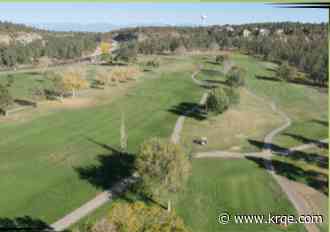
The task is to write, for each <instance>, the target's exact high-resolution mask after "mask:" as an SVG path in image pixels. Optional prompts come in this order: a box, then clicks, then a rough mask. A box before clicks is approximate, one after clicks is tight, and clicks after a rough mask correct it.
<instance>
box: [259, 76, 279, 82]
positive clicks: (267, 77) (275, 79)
mask: <svg viewBox="0 0 330 232" xmlns="http://www.w3.org/2000/svg"><path fill="white" fill-rule="evenodd" d="M256 78H257V79H259V80H265V81H275V82H279V81H281V80H280V79H278V78H276V77H269V76H261V75H256Z"/></svg>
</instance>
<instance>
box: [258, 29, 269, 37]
mask: <svg viewBox="0 0 330 232" xmlns="http://www.w3.org/2000/svg"><path fill="white" fill-rule="evenodd" d="M269 33H270V31H269V30H268V29H265V28H260V29H259V35H262V36H267V35H269Z"/></svg>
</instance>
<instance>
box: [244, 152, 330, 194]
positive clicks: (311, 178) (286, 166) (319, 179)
mask: <svg viewBox="0 0 330 232" xmlns="http://www.w3.org/2000/svg"><path fill="white" fill-rule="evenodd" d="M246 158H247V159H248V160H251V161H253V162H255V163H257V164H258V165H259V167H260V168H264V169H267V167H266V163H267V160H266V159H264V158H259V157H251V156H249V157H246ZM272 165H273V167H274V171H275V173H276V174H277V175H280V176H284V177H286V178H288V179H290V180H293V181H297V182H302V183H304V184H307V185H308V186H310V187H312V188H314V189H316V190H318V191H320V192H322V193H324V194H325V195H328V193H329V189H328V183H329V180H328V176H327V175H325V174H323V173H319V172H316V171H313V170H304V169H302V168H300V167H297V166H295V165H293V164H290V163H286V162H283V161H279V160H272Z"/></svg>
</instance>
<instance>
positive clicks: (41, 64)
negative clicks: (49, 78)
mask: <svg viewBox="0 0 330 232" xmlns="http://www.w3.org/2000/svg"><path fill="white" fill-rule="evenodd" d="M50 64H51V60H50V59H49V58H48V57H46V56H44V57H40V58H39V59H38V63H37V67H38V68H39V69H40V70H41V72H42V74H45V72H46V71H47V69H48V67H49V65H50Z"/></svg>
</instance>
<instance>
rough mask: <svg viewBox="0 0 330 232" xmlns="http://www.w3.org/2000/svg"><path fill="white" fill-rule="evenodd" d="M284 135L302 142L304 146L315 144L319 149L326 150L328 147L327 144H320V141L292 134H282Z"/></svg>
mask: <svg viewBox="0 0 330 232" xmlns="http://www.w3.org/2000/svg"><path fill="white" fill-rule="evenodd" d="M284 135H285V136H289V137H291V138H294V139H295V140H297V141H299V142H302V143H304V144H308V143H315V144H316V145H317V146H318V147H319V148H325V149H328V146H329V145H328V143H325V142H321V141H318V140H315V139H310V138H306V137H304V136H301V135H295V134H292V133H284Z"/></svg>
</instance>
